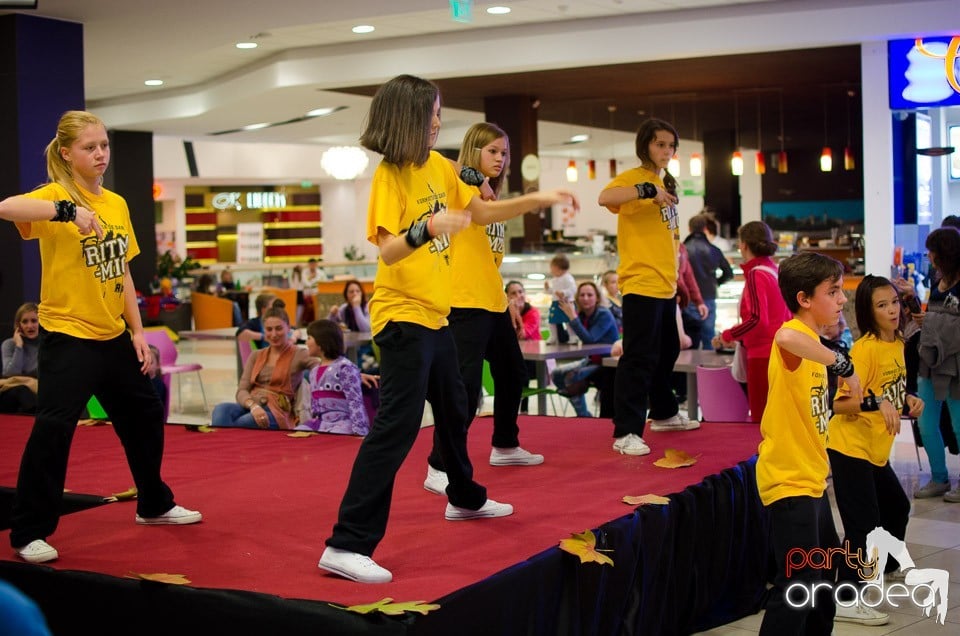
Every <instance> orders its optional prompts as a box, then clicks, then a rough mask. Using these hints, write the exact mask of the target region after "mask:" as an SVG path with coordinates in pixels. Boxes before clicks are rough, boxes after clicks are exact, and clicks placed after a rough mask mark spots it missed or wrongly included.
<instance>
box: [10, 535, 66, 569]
mask: <svg viewBox="0 0 960 636" xmlns="http://www.w3.org/2000/svg"><path fill="white" fill-rule="evenodd" d="M15 550H16V551H17V556H18V557H20V558H21V559H23V560H24V561H26V562H27V563H46V562H47V561H54V560H56V559H58V558H60V553H59V552H57V550H56V548H54V547H53V546H52V545H50V544H49V543H47V542H46V541H44V540H43V539H34V540H33V541H31V542H30V543H28V544H27V545H25V546H23V547H22V548H15Z"/></svg>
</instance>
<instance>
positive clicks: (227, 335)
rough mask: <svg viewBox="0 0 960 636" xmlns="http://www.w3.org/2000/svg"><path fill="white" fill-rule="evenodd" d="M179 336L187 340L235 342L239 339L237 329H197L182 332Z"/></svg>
mask: <svg viewBox="0 0 960 636" xmlns="http://www.w3.org/2000/svg"><path fill="white" fill-rule="evenodd" d="M178 335H179V336H180V337H181V338H183V339H185V340H233V339H234V338H236V337H237V328H236V327H222V328H220V329H195V330H192V331H181V332H179V334H178Z"/></svg>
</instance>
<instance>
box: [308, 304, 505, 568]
mask: <svg viewBox="0 0 960 636" xmlns="http://www.w3.org/2000/svg"><path fill="white" fill-rule="evenodd" d="M374 342H376V344H377V346H378V347H379V348H380V409H379V410H378V411H377V416H376V418H374V420H373V425H372V426H371V427H370V432H369V433H368V434H367V436H366V437H364V438H363V442H362V443H361V444H360V450H359V451H358V453H357V458H356V460H354V463H353V470H352V472H351V473H350V481H349V483H348V484H347V491H346V493H344V495H343V501H342V502H341V503H340V513H339V517H338V520H337V523H336V525H335V526H334V527H333V535H332V536H331V537H330V538H329V539H327V545H329V546H332V547H334V548H339V549H341V550H349V551H350V552H357V553H359V554H365V555H368V556H369V555H372V554H373V551H374V550H375V549H376V547H377V544H379V543H380V540H381V539H383V534H384V532H385V531H386V528H387V518H388V517H389V516H390V503H391V500H392V498H393V483H394V480H395V479H396V476H397V470H399V468H400V465H401V464H402V463H403V460H404V459H406V457H407V454H408V453H409V452H410V448H411V447H412V446H413V443H414V442H415V441H416V439H417V435H418V434H419V433H420V421H421V419H422V418H423V405H424V400H430V404H431V406H432V407H433V414H434V418H435V420H436V424H435V432H436V433H439V441H440V443H439V449H440V456H441V458H442V460H443V465H444V466H445V467H446V469H447V476H448V477H449V479H450V485H449V486H448V487H447V497H448V499H449V500H450V503H452V504H453V505H455V506H459V507H461V508H469V509H472V510H477V509H479V508H480V507H481V506H483V504H484V503H485V502H486V500H487V491H486V489H485V488H484V487H483V486H481V485H479V484H478V483H476V482H475V481H473V466H472V465H471V464H470V458H469V457H468V456H467V421H468V414H467V393H466V390H465V389H464V387H463V381H462V380H461V379H460V370H459V368H458V367H457V353H456V345H455V344H454V341H453V336H452V334H451V333H450V330H449V329H448V328H442V329H439V330H434V329H427V328H426V327H422V326H420V325H416V324H413V323H408V322H390V323H388V324H387V326H386V327H384V328H383V330H382V331H380V333H378V334H377V335H376V336H375V337H374ZM438 514H439V513H438Z"/></svg>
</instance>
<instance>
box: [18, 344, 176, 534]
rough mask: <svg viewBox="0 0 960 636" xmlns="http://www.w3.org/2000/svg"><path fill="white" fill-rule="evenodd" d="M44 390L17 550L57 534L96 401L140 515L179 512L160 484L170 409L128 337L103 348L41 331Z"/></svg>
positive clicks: (24, 479)
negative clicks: (71, 462) (86, 416)
mask: <svg viewBox="0 0 960 636" xmlns="http://www.w3.org/2000/svg"><path fill="white" fill-rule="evenodd" d="M37 384H38V386H39V393H38V394H37V404H38V405H37V417H36V419H35V421H34V424H33V431H32V432H31V433H30V439H28V440H27V446H26V448H25V449H24V451H23V459H21V461H20V474H19V477H18V478H17V494H16V497H15V499H14V503H13V517H12V522H11V526H12V530H11V532H10V544H11V545H12V546H13V547H15V548H16V547H22V546H24V545H26V544H28V543H30V542H31V541H33V540H35V539H46V538H47V537H48V536H50V535H51V534H53V532H54V530H56V528H57V523H58V521H59V519H60V502H61V499H62V498H63V486H64V482H65V480H66V474H67V460H68V458H69V455H70V443H71V442H72V441H73V434H74V432H75V431H76V429H77V420H78V419H79V417H80V414H81V413H82V412H83V409H84V406H85V405H86V403H87V401H88V400H89V399H90V396H91V395H92V394H93V395H96V396H97V398H98V399H99V400H100V404H101V405H102V406H103V408H104V409H105V410H106V412H107V413H108V414H109V416H110V420H111V421H112V422H113V430H114V431H116V433H117V436H118V437H119V438H120V442H121V443H122V444H123V450H124V452H125V453H126V456H127V464H129V466H130V472H131V474H132V475H133V481H134V484H136V486H137V514H139V515H141V516H144V517H155V516H157V515H161V514H163V513H165V512H166V511H168V510H169V509H170V508H172V507H173V505H174V501H173V493H171V492H170V488H168V487H167V485H166V484H165V483H163V480H162V479H161V478H160V464H161V462H162V460H163V405H162V404H161V403H160V399H159V398H158V397H157V394H156V393H155V392H154V390H153V386H151V384H150V379H149V378H147V376H145V375H144V374H143V373H141V372H140V362H139V361H138V360H137V355H136V352H135V351H134V349H133V347H132V346H131V343H130V336H129V335H128V334H127V333H123V334H121V335H120V336H118V337H116V338H114V339H112V340H104V341H100V340H85V339H82V338H74V337H72V336H68V335H65V334H62V333H52V332H46V331H41V335H40V351H39V357H38V380H37ZM132 521H133V520H132V519H131V522H132Z"/></svg>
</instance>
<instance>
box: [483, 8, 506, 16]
mask: <svg viewBox="0 0 960 636" xmlns="http://www.w3.org/2000/svg"><path fill="white" fill-rule="evenodd" d="M487 13H489V14H490V15H506V14H508V13H510V7H488V8H487Z"/></svg>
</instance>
